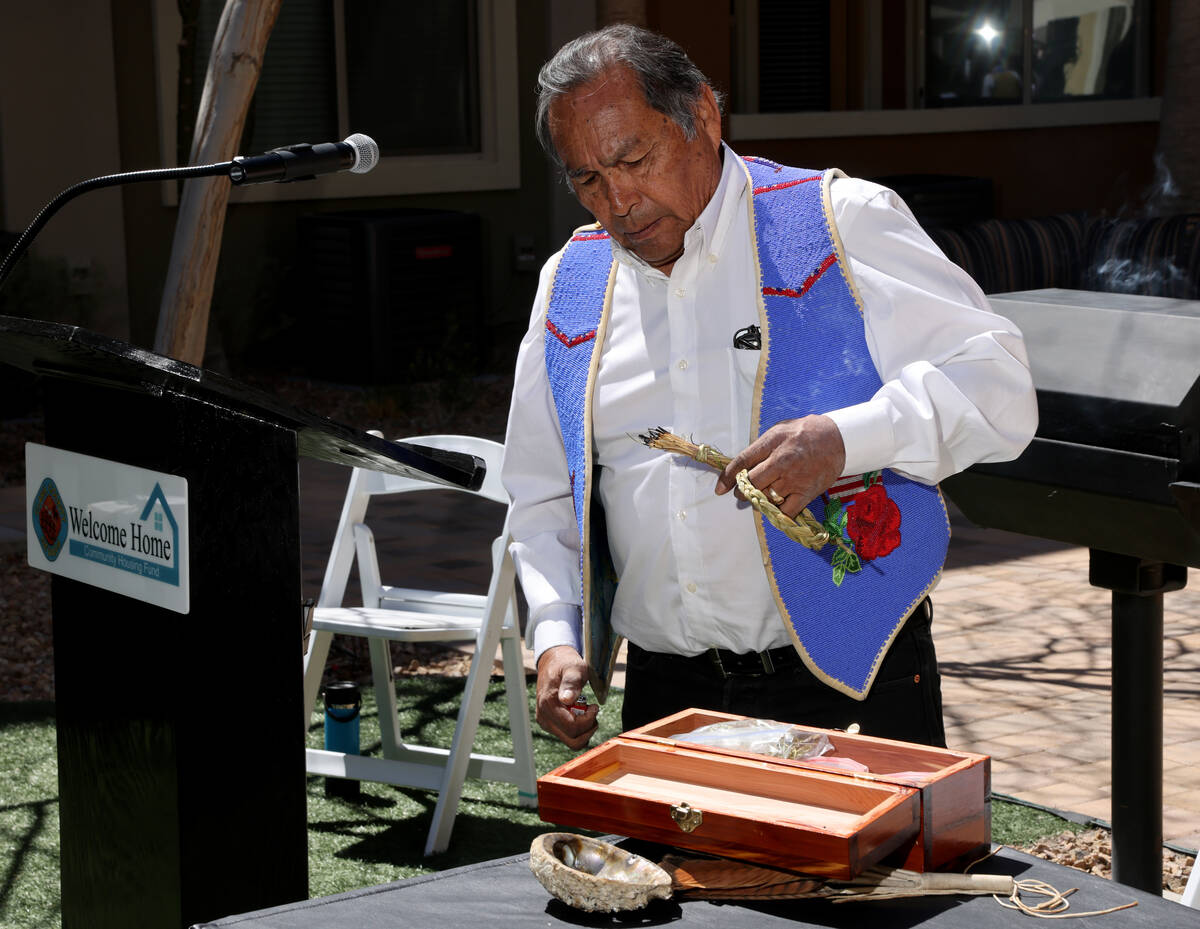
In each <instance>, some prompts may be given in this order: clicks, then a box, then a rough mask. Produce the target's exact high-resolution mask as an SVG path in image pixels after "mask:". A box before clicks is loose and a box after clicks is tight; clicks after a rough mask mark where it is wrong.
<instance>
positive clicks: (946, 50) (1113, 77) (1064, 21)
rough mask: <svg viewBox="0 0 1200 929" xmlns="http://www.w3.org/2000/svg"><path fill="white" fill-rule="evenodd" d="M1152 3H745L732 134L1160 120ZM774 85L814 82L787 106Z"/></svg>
mask: <svg viewBox="0 0 1200 929" xmlns="http://www.w3.org/2000/svg"><path fill="white" fill-rule="evenodd" d="M1149 8H1150V0H792V2H786V0H734V10H735V14H736V15H735V30H736V38H735V43H734V48H735V53H734V85H735V86H734V95H733V106H732V110H733V112H732V114H731V116H730V136H731V137H732V138H733V139H739V138H740V139H749V138H753V139H767V138H789V137H804V136H835V135H871V134H881V135H882V134H905V133H913V132H946V131H954V130H978V129H1010V128H1029V127H1037V126H1062V125H1080V124H1087V123H1112V122H1124V121H1130V122H1132V121H1152V120H1157V119H1158V111H1159V104H1160V101H1158V100H1157V99H1152V98H1149V97H1148V96H1147V95H1148V92H1149V83H1150V81H1149V70H1150V69H1149V58H1150V56H1149V33H1150V27H1149V20H1150V9H1149ZM768 37H769V38H768ZM817 46H820V49H818V48H817ZM822 53H823V56H822ZM769 84H778V85H779V86H780V87H783V88H785V89H786V88H788V87H789V86H790V84H803V85H804V86H805V87H807V89H808V90H807V94H804V93H799V92H796V91H793V90H788V91H787V93H786V95H785V98H784V100H783V103H784V106H785V107H790V109H785V108H783V107H780V106H779V99H778V97H779V94H775V95H774V96H772V95H771V94H768V93H767V90H766V88H767V86H768V85H769ZM1042 104H1045V106H1043V105H1042Z"/></svg>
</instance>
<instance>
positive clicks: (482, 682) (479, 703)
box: [425, 557, 513, 855]
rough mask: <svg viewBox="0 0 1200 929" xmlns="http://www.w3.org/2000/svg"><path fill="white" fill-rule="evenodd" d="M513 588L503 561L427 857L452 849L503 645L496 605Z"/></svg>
mask: <svg viewBox="0 0 1200 929" xmlns="http://www.w3.org/2000/svg"><path fill="white" fill-rule="evenodd" d="M512 584H513V563H512V558H510V557H504V558H503V559H502V561H501V564H500V568H499V569H498V570H496V571H494V572H493V573H492V580H491V586H490V588H489V590H488V602H489V603H490V604H491V610H490V612H489V615H488V616H485V617H484V619H483V624H482V626H481V627H480V630H479V637H478V638H477V639H476V640H475V654H474V656H473V657H472V658H471V670H470V672H469V673H468V674H467V686H466V690H465V692H464V693H463V697H462V705H461V706H460V707H459V709H458V722H457V723H456V724H455V726H454V740H453V741H452V742H451V743H450V755H449V756H448V757H447V758H446V768H445V772H444V774H443V777H442V787H441V790H439V791H438V799H437V806H435V807H434V810H433V821H432V822H431V823H430V824H429V837H428V838H427V839H426V841H425V854H426V855H433V854H436V853H438V852H444V851H445V850H446V848H447V847H448V846H449V845H450V830H451V829H453V828H454V817H455V816H456V815H457V813H458V801H459V798H460V797H461V796H462V788H463V781H464V780H465V779H466V776H467V764H468V763H469V762H470V760H471V749H472V748H473V747H474V745H475V732H476V730H477V729H478V728H479V716H480V714H481V713H482V712H483V701H484V699H485V698H486V697H487V689H488V679H489V678H490V677H491V668H492V662H493V661H494V660H495V656H496V648H497V647H498V646H499V645H500V630H501V627H502V626H503V624H504V616H503V614H502V613H501V612H500V610H501V608H502V607H501V604H500V603H498V602H497V591H499V590H510V589H511V588H512Z"/></svg>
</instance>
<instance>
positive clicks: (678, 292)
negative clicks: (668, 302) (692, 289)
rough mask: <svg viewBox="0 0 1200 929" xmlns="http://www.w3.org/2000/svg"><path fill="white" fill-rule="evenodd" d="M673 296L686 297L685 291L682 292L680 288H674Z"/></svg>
mask: <svg viewBox="0 0 1200 929" xmlns="http://www.w3.org/2000/svg"><path fill="white" fill-rule="evenodd" d="M675 296H676V297H686V296H687V291H686V290H684V289H683V288H682V287H676V288H675Z"/></svg>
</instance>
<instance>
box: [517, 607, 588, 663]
mask: <svg viewBox="0 0 1200 929" xmlns="http://www.w3.org/2000/svg"><path fill="white" fill-rule="evenodd" d="M579 627H580V619H579V607H577V606H575V605H574V604H571V603H551V604H548V605H547V606H546V607H545V608H544V609H543V610H542V611H541V612H540V613H539V614H538V615H537V617H536V618H534V619H532V620H530V622H529V629H528V631H527V633H526V642H527V644H528V645H529V648H530V649H531V650H532V651H533V661H534V666H535V667H536V665H537V661H538V659H539V658H541V657H542V652H544V651H546V649H548V648H554V647H555V646H558V645H570V646H571V648H573V649H575V651H577V652H579V654H580V655H582V654H583V649H582V648H581V647H580V645H579Z"/></svg>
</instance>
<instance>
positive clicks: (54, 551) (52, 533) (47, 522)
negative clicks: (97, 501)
mask: <svg viewBox="0 0 1200 929" xmlns="http://www.w3.org/2000/svg"><path fill="white" fill-rule="evenodd" d="M65 512H66V507H65V506H64V505H63V499H62V495H61V494H60V493H59V492H58V487H56V486H55V484H54V480H53V479H52V478H49V477H48V478H46V479H45V480H44V481H42V486H41V487H39V488H38V492H37V494H36V495H35V496H34V498H33V532H34V535H36V536H37V540H38V545H40V546H41V547H42V554H44V555H45V556H46V560H47V561H53V560H54V559H55V558H57V557H58V555H59V553H60V552H61V551H62V549H63V543H64V542H66V541H67V524H66V521H65V520H64V519H63V514H64V513H65Z"/></svg>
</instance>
